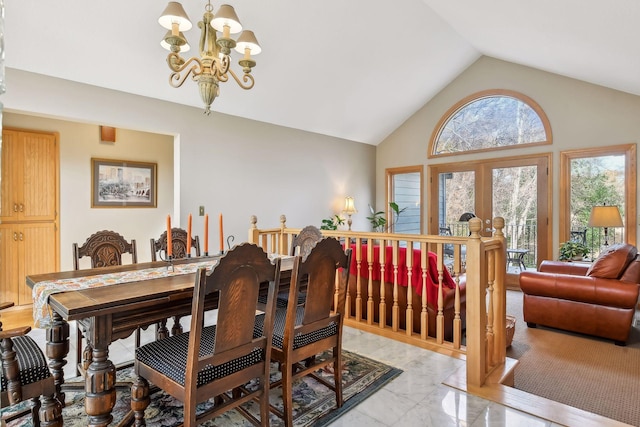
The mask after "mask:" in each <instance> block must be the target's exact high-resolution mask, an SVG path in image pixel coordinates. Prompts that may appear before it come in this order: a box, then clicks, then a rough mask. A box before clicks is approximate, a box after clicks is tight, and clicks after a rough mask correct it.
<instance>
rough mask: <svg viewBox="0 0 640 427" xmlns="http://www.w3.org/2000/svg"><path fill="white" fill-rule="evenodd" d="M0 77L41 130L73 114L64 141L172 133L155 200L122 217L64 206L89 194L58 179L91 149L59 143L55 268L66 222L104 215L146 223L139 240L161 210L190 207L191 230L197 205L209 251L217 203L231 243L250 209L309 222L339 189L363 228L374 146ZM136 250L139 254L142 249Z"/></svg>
mask: <svg viewBox="0 0 640 427" xmlns="http://www.w3.org/2000/svg"><path fill="white" fill-rule="evenodd" d="M6 85H7V92H6V93H5V94H3V95H2V97H1V98H0V101H1V102H2V103H3V104H4V110H5V112H7V113H15V114H21V115H28V116H34V117H42V118H47V119H53V121H50V122H47V128H48V127H49V124H51V125H52V126H51V127H52V129H48V130H58V131H60V129H55V128H56V127H58V125H60V126H62V127H64V126H66V125H65V122H73V123H76V124H78V128H77V130H74V131H73V132H74V133H75V132H77V133H78V135H79V136H78V138H77V140H76V141H74V142H73V143H74V144H81V142H82V143H86V142H87V141H90V140H91V138H92V137H93V136H92V135H94V134H97V125H99V124H102V125H106V126H114V127H116V128H118V129H129V130H132V131H136V132H143V133H149V134H159V135H158V138H160V139H162V140H163V141H164V140H165V139H164V138H166V136H168V137H169V139H171V140H173V160H174V167H173V178H171V179H173V185H171V184H170V183H169V182H166V186H165V185H162V186H161V187H160V188H159V194H158V197H159V201H162V202H161V203H162V204H161V205H159V206H158V208H157V209H155V210H151V209H145V210H138V211H139V212H138V213H139V216H137V217H135V218H133V219H132V218H122V220H117V223H116V224H114V223H113V219H112V217H111V216H110V214H114V212H115V214H116V215H121V212H122V211H124V210H122V209H118V210H112V209H110V210H104V209H100V210H96V209H90V208H89V212H90V216H91V219H90V220H89V217H87V216H77V217H76V216H73V215H74V214H75V212H74V209H72V206H80V207H81V208H82V209H85V210H86V209H87V206H89V205H88V203H89V196H88V193H87V194H80V195H77V194H73V193H70V192H69V190H68V189H67V188H66V187H67V186H68V185H69V182H68V181H70V180H73V179H74V178H75V174H83V173H85V172H83V171H87V168H89V164H90V163H89V159H90V157H91V156H92V155H94V154H93V153H89V150H88V151H86V152H84V153H83V154H82V155H80V154H79V153H77V152H76V151H75V150H74V149H72V148H69V149H67V147H63V150H61V164H62V167H63V175H64V176H66V178H65V179H66V182H65V181H63V182H62V185H63V189H62V194H63V199H62V200H63V203H64V204H63V206H62V208H61V211H62V212H61V218H63V221H64V222H63V223H62V226H61V255H62V261H61V264H62V265H61V268H63V269H69V268H70V267H71V264H70V257H71V249H70V244H71V243H70V242H72V241H75V240H78V239H80V238H81V237H82V236H85V234H86V233H82V234H81V235H80V233H78V235H75V234H73V235H72V234H71V233H74V231H72V227H73V228H78V227H81V228H82V229H83V230H89V229H95V228H96V226H100V225H102V224H104V227H97V228H107V225H112V224H113V228H114V229H117V230H123V232H124V231H127V230H129V229H130V228H129V227H133V229H136V230H137V229H138V228H136V227H144V228H145V230H148V231H145V232H142V231H140V232H139V234H140V235H143V234H144V235H146V236H145V237H142V238H141V243H139V246H140V247H141V248H144V247H145V246H146V244H145V243H144V242H148V239H149V238H150V237H153V236H157V235H159V234H160V232H161V231H162V229H163V227H164V224H165V222H164V218H165V217H166V215H167V214H168V213H172V214H173V218H174V223H175V224H179V225H180V226H182V227H186V222H187V216H188V214H189V213H193V214H194V221H193V228H194V234H195V233H197V232H198V230H202V229H203V218H202V217H199V216H197V215H196V213H197V210H198V206H201V205H202V206H205V209H206V211H207V212H208V213H209V214H210V216H211V218H210V221H211V224H210V242H211V244H210V251H212V252H213V251H214V250H217V249H218V230H217V218H218V214H219V213H222V214H223V215H224V225H225V230H224V231H225V234H226V235H229V234H232V235H234V236H235V240H234V243H239V242H243V241H246V240H247V230H248V227H249V218H250V216H251V215H257V217H258V225H259V226H263V227H275V226H278V225H279V217H280V215H281V214H286V216H287V219H288V221H287V224H288V225H289V226H291V227H304V226H305V225H308V224H313V225H317V226H319V225H320V223H321V220H322V219H323V218H326V217H328V216H330V215H332V214H334V213H338V212H339V211H340V210H341V208H342V204H343V201H344V197H345V196H347V195H351V196H353V197H355V200H356V207H357V208H358V209H359V210H360V212H361V213H358V214H356V215H354V217H353V228H354V229H356V230H357V229H360V230H364V229H366V230H369V227H368V225H369V224H368V222H367V221H366V219H365V217H366V208H367V204H368V203H371V204H374V202H375V200H374V187H373V185H374V182H375V147H374V146H371V145H366V144H360V143H355V142H352V141H347V140H343V139H339V138H333V137H328V136H325V135H320V134H313V133H309V132H303V131H299V130H295V129H290V128H284V127H281V126H275V125H270V124H267V123H262V122H256V121H252V120H247V119H242V118H238V117H233V116H228V115H224V114H219V113H215V112H214V113H212V114H211V116H209V117H207V116H204V115H203V114H202V110H201V109H200V108H194V107H187V106H183V105H178V104H173V103H169V102H165V101H159V100H155V99H150V98H145V97H141V96H137V95H132V94H127V93H122V92H116V91H112V90H108V89H103V88H98V87H95V86H89V85H83V84H78V83H74V82H70V81H66V80H60V79H55V78H51V77H46V76H42V75H39V74H34V73H28V72H23V71H18V70H14V69H10V68H8V69H7V70H6ZM176 90H191V91H193V95H194V97H197V96H198V94H197V88H196V87H195V86H185V87H183V88H181V89H176ZM274 108H277V104H274ZM213 109H214V110H215V105H214V108H213ZM310 114H312V112H310ZM7 117H10V114H7ZM16 117H17V116H16ZM26 121H28V120H26ZM25 127H27V126H25ZM133 133H135V132H133ZM133 133H132V134H133ZM162 135H164V137H163V136H162ZM75 138H76V137H75V136H74V139H75ZM119 138H120V137H119ZM67 143H68V142H67ZM121 147H122V149H123V150H124V151H123V152H122V153H117V154H115V153H114V156H113V157H116V158H125V159H132V160H145V161H146V160H148V159H152V158H153V157H155V156H156V154H155V153H154V154H152V153H148V155H147V154H145V153H144V150H145V149H144V148H141V149H136V150H135V151H128V150H129V149H128V148H127V146H126V144H124V143H122V144H121V143H120V142H118V143H116V145H115V149H117V150H119V149H121ZM94 148H95V151H96V152H98V153H100V155H103V153H104V157H110V154H111V153H110V152H109V151H108V150H109V149H110V148H109V147H103V146H96V147H94ZM105 150H106V151H105ZM163 169H164V168H163ZM87 177H88V175H87ZM163 179H164V178H163ZM88 185H89V184H88V182H87V183H86V187H84V188H85V190H82V191H89V190H88V189H89V188H90V187H88ZM168 200H173V206H167V205H166V204H165V202H166V201H168ZM131 214H133V211H131ZM79 224H80V225H79ZM137 233H138V232H135V233H134V234H135V235H136V238H137V235H138V234H137ZM78 236H80V237H78ZM84 238H86V236H85V237H84ZM214 242H215V244H214ZM145 251H146V248H145ZM67 254H68V255H67ZM140 258H141V260H146V257H145V256H144V255H142V254H141V257H140Z"/></svg>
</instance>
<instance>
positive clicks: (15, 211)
mask: <svg viewBox="0 0 640 427" xmlns="http://www.w3.org/2000/svg"><path fill="white" fill-rule="evenodd" d="M57 175H58V144H57V137H56V135H55V134H45V133H32V132H21V131H14V130H3V131H2V199H1V201H0V222H6V221H55V220H56V211H57V209H56V205H57V197H58V191H57V186H58V180H57Z"/></svg>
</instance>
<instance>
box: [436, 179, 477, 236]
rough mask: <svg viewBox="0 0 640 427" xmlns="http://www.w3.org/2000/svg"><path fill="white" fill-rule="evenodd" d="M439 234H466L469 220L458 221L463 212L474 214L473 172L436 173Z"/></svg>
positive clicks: (467, 233)
mask: <svg viewBox="0 0 640 427" xmlns="http://www.w3.org/2000/svg"><path fill="white" fill-rule="evenodd" d="M438 187H439V191H438V194H439V200H438V226H439V227H440V229H441V230H440V231H441V232H440V233H439V234H448V233H446V232H445V230H447V228H448V231H450V232H451V235H453V236H468V235H469V222H468V220H467V221H460V218H461V217H462V216H463V214H464V213H467V212H471V213H473V214H475V172H473V171H463V172H447V173H441V174H438Z"/></svg>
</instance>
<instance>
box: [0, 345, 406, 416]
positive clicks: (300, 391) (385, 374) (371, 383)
mask: <svg viewBox="0 0 640 427" xmlns="http://www.w3.org/2000/svg"><path fill="white" fill-rule="evenodd" d="M323 356H324V355H322V356H319V357H320V358H322V357H323ZM400 373H402V371H401V370H400V369H397V368H393V367H391V366H388V365H385V364H384V363H380V362H378V361H375V360H372V359H369V358H367V357H364V356H360V355H358V354H355V353H351V352H348V351H344V350H343V373H342V380H343V387H344V388H343V397H344V404H343V406H342V408H340V409H337V408H336V401H335V394H334V393H333V391H331V390H329V389H328V388H327V387H325V386H323V385H322V384H320V383H319V382H317V381H316V380H314V379H313V378H309V377H305V378H302V379H300V380H298V381H296V382H294V384H293V406H294V407H293V411H294V414H293V420H294V425H295V426H300V427H301V426H311V425H313V426H325V425H327V424H329V423H331V422H333V421H335V420H336V419H337V418H338V417H340V416H341V415H343V414H344V413H345V412H347V411H349V410H350V409H351V408H353V407H354V406H356V405H357V404H358V403H360V402H362V401H363V400H364V399H366V398H367V397H369V396H371V395H372V394H373V393H375V392H376V391H377V390H379V389H380V388H382V387H383V386H384V385H385V384H387V383H388V382H389V381H391V380H393V379H394V378H395V377H397V376H398V375H400ZM321 375H322V376H323V377H324V378H325V379H327V380H328V381H330V382H331V383H332V382H333V374H331V373H329V372H325V371H321ZM132 376H133V370H132V368H129V369H123V370H121V371H118V374H117V381H118V382H120V381H131V378H132ZM279 378H280V373H279V372H278V370H277V366H276V365H275V364H273V365H272V373H271V381H275V380H278V379H279ZM70 381H73V380H70ZM269 399H270V402H271V404H272V405H274V406H276V407H277V408H278V409H280V410H282V389H281V388H279V387H278V388H274V389H272V390H271V392H270V396H269ZM66 400H67V407H66V408H64V409H63V412H62V416H63V419H64V426H65V427H80V426H86V425H87V417H86V415H85V413H84V393H75V392H67V393H66ZM130 402H131V395H130V391H129V389H128V388H126V387H121V388H118V390H117V399H116V406H115V407H114V409H113V411H112V414H113V423H112V425H115V424H116V423H118V422H119V421H120V420H122V418H123V417H125V416H126V414H127V412H128V411H129V408H130ZM212 406H213V401H212V400H211V401H209V402H205V403H203V404H201V405H199V406H198V410H205V409H207V408H210V407H212ZM245 406H246V407H247V409H248V410H249V411H250V412H251V413H253V414H254V415H255V416H256V417H257V418H259V414H260V408H259V405H258V404H257V402H249V403H247V404H246V405H245ZM2 411H6V410H2ZM25 418H26V417H25ZM25 418H23V419H18V420H15V421H13V422H11V423H8V424H7V426H8V427H17V426H31V421H30V420H26V419H25ZM145 421H146V423H147V426H149V427H153V426H157V427H172V426H178V425H180V424H181V423H182V403H181V402H180V401H178V400H176V399H174V398H172V397H171V396H169V395H167V394H166V393H164V392H158V393H156V394H154V395H152V396H151V404H150V405H149V407H148V408H147V410H146V412H145ZM270 423H271V425H272V426H283V425H284V423H283V421H282V420H281V419H280V418H278V417H277V416H275V415H274V414H270ZM203 425H204V426H214V425H217V426H220V425H224V426H234V427H236V426H237V427H244V426H251V425H252V424H251V423H249V422H248V421H247V420H246V419H245V418H244V417H243V416H242V415H240V414H239V413H238V412H236V411H235V410H232V411H228V412H226V413H225V414H222V415H220V416H219V417H217V418H214V419H213V420H210V421H208V422H206V423H204V424H203Z"/></svg>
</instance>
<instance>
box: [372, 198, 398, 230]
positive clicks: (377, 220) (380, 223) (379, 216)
mask: <svg viewBox="0 0 640 427" xmlns="http://www.w3.org/2000/svg"><path fill="white" fill-rule="evenodd" d="M389 207H390V208H391V210H392V211H393V213H395V217H396V221H395V222H396V223H397V222H398V218H400V214H401V213H402V212H404V210H405V209H407V208H406V207H404V208H402V209H400V207H399V206H398V204H397V203H396V202H389ZM369 210H370V211H371V216H368V217H367V219H368V220H369V222H371V226H372V227H373V231H380V232H383V231H386V230H388V229H389V228H390V227H391V225H393V223H390V224H389V225H387V219H386V218H385V217H384V212H383V211H378V212H375V211H374V209H373V207H372V206H371V205H369ZM385 225H387V226H386V227H385Z"/></svg>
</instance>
